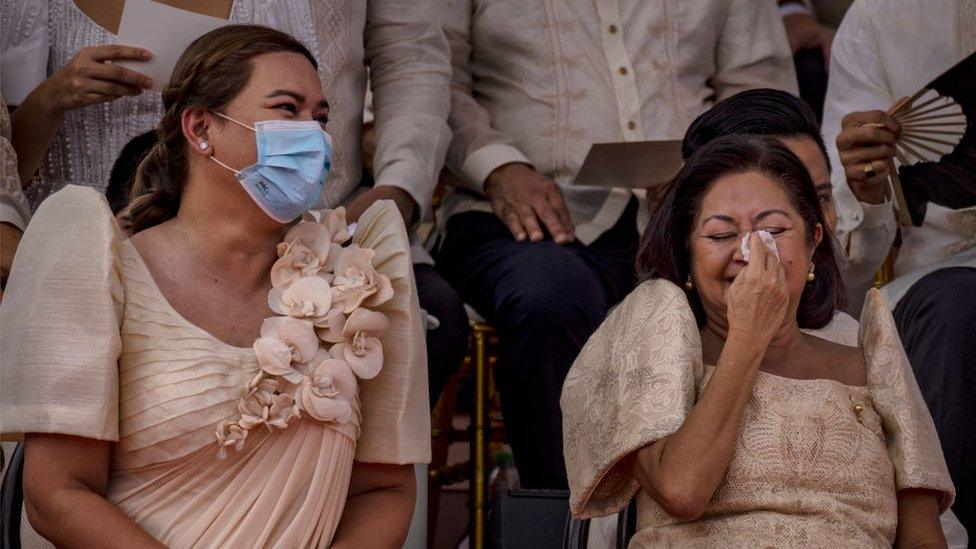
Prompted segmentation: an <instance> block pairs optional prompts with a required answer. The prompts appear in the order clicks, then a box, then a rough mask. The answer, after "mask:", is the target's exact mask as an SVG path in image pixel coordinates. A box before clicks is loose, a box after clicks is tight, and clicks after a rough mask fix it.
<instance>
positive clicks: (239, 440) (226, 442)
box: [214, 421, 247, 459]
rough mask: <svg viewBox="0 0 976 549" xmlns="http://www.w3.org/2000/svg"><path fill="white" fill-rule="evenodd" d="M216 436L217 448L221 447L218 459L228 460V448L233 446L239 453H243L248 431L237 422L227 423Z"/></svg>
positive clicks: (218, 430)
mask: <svg viewBox="0 0 976 549" xmlns="http://www.w3.org/2000/svg"><path fill="white" fill-rule="evenodd" d="M214 434H215V435H216V437H217V446H219V447H220V449H219V450H218V451H217V457H218V458H220V459H227V447H228V446H233V447H234V450H235V451H237V452H239V451H241V449H242V448H244V441H245V440H246V439H247V429H244V428H243V427H241V426H240V425H238V424H237V422H235V421H228V422H225V423H224V424H223V425H221V426H220V428H219V429H217V432H216V433H214Z"/></svg>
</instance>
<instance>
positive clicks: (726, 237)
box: [705, 233, 736, 242]
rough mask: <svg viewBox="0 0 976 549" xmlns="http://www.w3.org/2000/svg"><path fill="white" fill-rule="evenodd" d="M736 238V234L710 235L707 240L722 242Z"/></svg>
mask: <svg viewBox="0 0 976 549" xmlns="http://www.w3.org/2000/svg"><path fill="white" fill-rule="evenodd" d="M735 237H736V233H716V234H710V235H707V236H705V238H707V239H709V240H713V241H715V242H721V241H723V240H729V239H730V238H735Z"/></svg>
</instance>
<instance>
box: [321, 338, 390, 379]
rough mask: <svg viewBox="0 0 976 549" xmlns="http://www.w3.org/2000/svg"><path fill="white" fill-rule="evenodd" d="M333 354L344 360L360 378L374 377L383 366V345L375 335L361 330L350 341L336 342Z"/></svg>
mask: <svg viewBox="0 0 976 549" xmlns="http://www.w3.org/2000/svg"><path fill="white" fill-rule="evenodd" d="M331 353H332V356H333V357H335V358H338V359H341V360H344V361H345V362H346V363H347V364H349V367H350V368H351V369H352V371H353V373H355V374H356V376H357V377H359V378H360V379H373V378H374V377H376V376H377V375H378V374H379V373H380V369H382V368H383V345H382V344H381V343H380V340H379V339H377V338H375V337H368V336H366V334H365V333H363V332H359V333H357V334H356V336H355V337H354V338H353V340H352V341H351V342H349V343H336V344H335V345H333V346H332V349H331Z"/></svg>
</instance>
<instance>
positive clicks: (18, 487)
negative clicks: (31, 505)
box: [0, 443, 24, 549]
mask: <svg viewBox="0 0 976 549" xmlns="http://www.w3.org/2000/svg"><path fill="white" fill-rule="evenodd" d="M23 508H24V444H23V443H20V444H18V445H17V447H16V448H15V449H14V451H13V454H11V455H10V465H9V466H8V467H7V473H6V474H5V475H4V477H3V486H2V488H0V546H2V547H3V549H8V548H9V549H14V548H19V547H20V516H21V512H22V510H23Z"/></svg>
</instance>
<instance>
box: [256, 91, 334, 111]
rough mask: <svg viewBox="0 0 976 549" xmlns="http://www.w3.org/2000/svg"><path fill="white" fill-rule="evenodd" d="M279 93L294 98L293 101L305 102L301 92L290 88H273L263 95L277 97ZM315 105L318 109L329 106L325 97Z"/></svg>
mask: <svg viewBox="0 0 976 549" xmlns="http://www.w3.org/2000/svg"><path fill="white" fill-rule="evenodd" d="M281 95H285V96H288V97H291V98H292V99H294V100H295V101H298V102H299V103H302V104H304V103H305V96H304V95H302V94H300V93H298V92H293V91H291V90H274V91H273V92H271V93H269V94H268V95H266V96H265V97H266V98H272V97H278V96H281ZM316 107H318V108H320V109H328V108H329V102H328V101H326V100H325V99H323V100H321V101H319V102H318V104H317V105H316Z"/></svg>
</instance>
